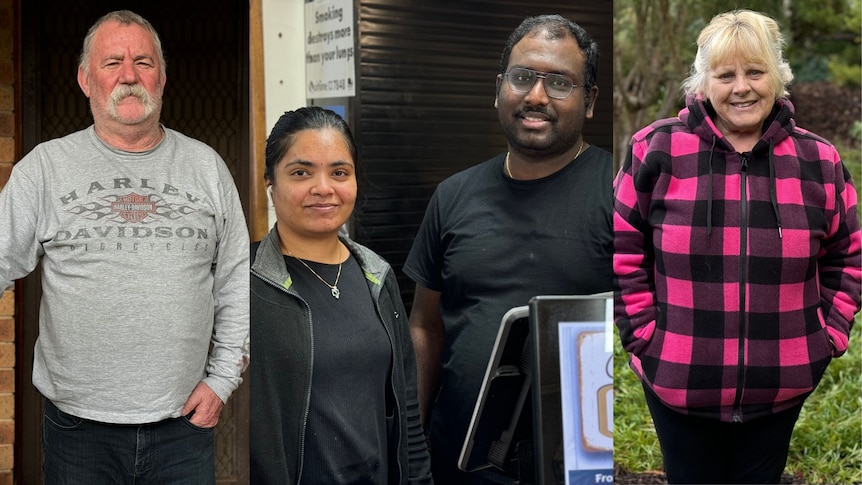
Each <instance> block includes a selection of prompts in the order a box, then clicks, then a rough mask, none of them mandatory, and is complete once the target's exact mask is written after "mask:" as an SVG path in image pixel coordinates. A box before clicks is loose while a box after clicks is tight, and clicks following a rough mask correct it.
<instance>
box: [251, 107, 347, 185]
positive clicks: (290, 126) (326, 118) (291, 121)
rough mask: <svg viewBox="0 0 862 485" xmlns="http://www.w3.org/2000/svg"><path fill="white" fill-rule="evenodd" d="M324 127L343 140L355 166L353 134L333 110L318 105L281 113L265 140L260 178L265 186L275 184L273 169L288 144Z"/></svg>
mask: <svg viewBox="0 0 862 485" xmlns="http://www.w3.org/2000/svg"><path fill="white" fill-rule="evenodd" d="M326 128H331V129H334V130H336V131H338V132H339V133H341V134H342V135H343V136H344V141H345V142H347V146H348V148H349V150H350V156H351V157H352V158H353V162H354V163H356V162H357V157H356V143H355V142H354V141H353V133H352V132H351V131H350V127H349V126H347V122H346V121H344V119H343V118H342V117H341V116H339V115H338V113H336V112H334V111H331V110H328V109H325V108H321V107H319V106H308V107H304V108H299V109H297V110H295V111H285V112H284V114H283V115H281V117H280V118H279V119H278V121H276V122H275V126H273V127H272V131H271V132H270V134H269V138H267V140H266V170H265V171H264V173H263V177H264V179H265V180H266V181H267V182H269V183H272V182H273V181H275V166H276V165H277V164H278V162H279V161H280V160H281V159H282V158H284V155H285V154H286V153H287V151H288V150H289V149H290V147H291V145H293V143H294V142H295V141H296V136H297V135H298V134H299V132H301V131H303V130H322V129H326Z"/></svg>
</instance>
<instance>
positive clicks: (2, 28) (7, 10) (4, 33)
mask: <svg viewBox="0 0 862 485" xmlns="http://www.w3.org/2000/svg"><path fill="white" fill-rule="evenodd" d="M14 3H15V2H14V1H13V0H0V189H2V187H3V186H4V185H6V181H8V180H9V174H10V173H11V171H12V164H13V163H14V162H15V159H16V157H15V135H16V133H15V129H16V126H15V99H16V96H15V89H16V86H15V79H16V73H15V63H14V43H15V35H14V27H15V8H14ZM14 446H15V293H14V291H12V290H8V291H5V292H3V293H2V297H0V485H10V484H12V482H13V476H12V469H13V467H14V464H15V463H14Z"/></svg>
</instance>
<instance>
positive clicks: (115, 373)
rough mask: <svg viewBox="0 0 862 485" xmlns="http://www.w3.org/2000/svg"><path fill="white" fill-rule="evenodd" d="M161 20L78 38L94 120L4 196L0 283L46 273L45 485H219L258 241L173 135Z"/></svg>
mask: <svg viewBox="0 0 862 485" xmlns="http://www.w3.org/2000/svg"><path fill="white" fill-rule="evenodd" d="M165 81H166V77H165V61H164V57H163V54H162V48H161V42H160V40H159V37H158V35H157V33H156V32H155V30H154V29H153V27H152V25H151V24H150V23H149V22H148V21H147V20H145V19H143V18H142V17H140V16H139V15H137V14H135V13H133V12H129V11H117V12H111V13H109V14H107V15H105V16H104V17H102V18H101V19H99V20H98V21H97V22H96V23H95V25H93V27H91V28H90V30H89V32H88V33H87V36H86V38H85V39H84V45H83V50H82V53H81V59H80V66H79V68H78V83H79V85H80V87H81V89H82V91H83V92H84V94H85V95H86V96H87V97H88V98H89V100H90V107H91V110H92V113H93V120H94V124H93V125H92V126H90V127H88V128H86V129H84V130H82V131H79V132H76V133H72V134H70V135H67V136H65V137H63V138H59V139H56V140H51V141H48V142H45V143H42V144H40V145H39V146H37V147H36V148H35V149H34V150H33V151H32V152H31V153H29V154H28V155H27V156H26V157H24V158H23V159H22V160H21V161H20V162H19V163H18V164H16V165H15V168H14V170H13V172H12V175H11V178H10V179H9V182H8V183H7V185H6V186H5V188H4V189H3V191H2V192H0V288H5V287H7V286H9V285H10V284H11V283H12V281H13V280H15V279H18V278H21V277H23V276H25V275H26V274H28V273H30V272H31V271H33V270H34V268H35V267H36V265H37V264H38V263H39V262H40V261H41V263H42V275H43V278H42V281H43V292H44V293H43V298H42V304H41V309H40V314H39V338H38V340H37V342H36V348H35V361H34V365H33V367H34V369H33V383H34V384H35V386H36V387H37V388H38V389H39V391H40V392H41V393H42V394H43V395H44V396H45V398H46V399H45V419H44V433H43V447H44V452H45V461H44V474H45V480H46V483H49V484H55V483H70V484H71V483H76V484H80V483H188V484H192V483H194V484H198V483H200V484H204V483H215V467H214V457H213V451H214V450H213V431H212V429H213V427H214V426H215V425H216V423H217V422H218V418H219V414H220V412H221V409H222V406H223V405H224V402H225V401H226V400H227V399H228V397H229V396H230V394H231V393H232V392H233V391H234V390H235V389H236V388H237V386H238V385H239V383H240V381H241V378H240V374H241V372H242V370H243V368H244V366H245V365H246V363H247V359H248V355H247V342H248V276H247V273H248V232H247V229H246V225H245V219H244V216H243V213H242V209H241V206H240V202H239V197H238V194H237V191H236V188H235V186H234V183H233V180H232V178H231V176H230V173H229V172H228V170H227V168H226V167H225V165H224V162H223V160H222V159H221V158H220V157H219V155H218V154H217V153H216V152H215V151H214V150H212V149H211V148H210V147H208V146H206V145H204V144H203V143H201V142H199V141H196V140H193V139H190V138H188V137H186V136H184V135H182V134H180V133H178V132H176V131H173V130H171V129H169V128H166V127H164V126H163V125H162V124H161V123H160V121H159V116H160V112H161V107H162V92H163V90H164V87H165Z"/></svg>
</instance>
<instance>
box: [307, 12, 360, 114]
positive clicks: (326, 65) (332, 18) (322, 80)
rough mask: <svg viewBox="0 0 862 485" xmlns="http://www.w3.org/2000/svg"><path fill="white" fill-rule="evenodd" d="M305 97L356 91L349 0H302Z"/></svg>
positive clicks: (333, 95) (334, 95)
mask: <svg viewBox="0 0 862 485" xmlns="http://www.w3.org/2000/svg"><path fill="white" fill-rule="evenodd" d="M305 30H306V32H307V33H306V36H305V75H306V79H307V84H306V88H305V97H306V98H309V99H313V98H336V97H347V96H354V95H355V94H356V75H355V59H356V57H355V53H354V48H353V46H354V41H355V40H356V39H355V38H354V36H355V34H356V32H355V28H354V24H353V1H352V0H306V2H305Z"/></svg>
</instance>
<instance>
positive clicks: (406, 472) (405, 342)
mask: <svg viewBox="0 0 862 485" xmlns="http://www.w3.org/2000/svg"><path fill="white" fill-rule="evenodd" d="M342 242H343V243H344V244H345V245H346V246H347V247H348V248H349V249H350V252H351V253H352V254H353V256H354V257H355V258H356V259H357V261H358V262H359V265H360V267H361V268H362V270H363V272H364V274H365V279H366V281H367V283H368V289H369V291H370V293H371V296H372V298H373V299H374V304H375V308H376V309H377V313H378V315H379V317H380V323H381V324H382V325H383V327H384V328H385V330H386V334H387V335H388V336H389V342H390V346H391V350H392V356H393V359H392V362H393V365H392V369H391V374H390V376H389V386H390V388H389V391H390V392H391V393H392V394H393V395H394V396H395V399H394V400H393V401H394V404H393V405H394V407H395V409H392V410H388V412H387V415H394V417H395V419H394V420H393V422H392V424H391V426H390V427H389V430H388V432H389V436H388V442H389V446H390V449H389V463H390V470H389V485H407V484H410V485H414V484H432V483H433V481H432V479H431V471H430V470H431V464H430V458H429V454H428V449H427V447H426V444H425V437H424V434H423V432H422V424H421V422H420V420H419V405H418V401H417V397H416V358H415V355H414V354H413V343H412V341H411V339H410V331H409V328H408V327H407V315H406V313H405V310H404V304H403V302H402V301H401V295H400V293H399V290H398V283H397V280H396V278H395V273H394V271H393V270H392V267H391V266H390V265H389V264H388V263H387V262H386V261H384V260H383V259H382V258H380V257H379V256H378V255H376V254H375V253H374V252H372V251H371V250H369V249H368V248H366V247H364V246H361V245H359V244H357V243H355V242H353V241H351V240H349V239H346V238H345V239H342ZM280 248H281V246H280V243H279V239H278V233H277V232H276V230H275V228H273V229H272V230H271V231H270V232H269V234H267V235H266V236H265V237H264V239H263V240H262V241H261V242H259V243H255V244H253V245H252V247H251V261H252V264H251V294H250V297H251V347H252V352H253V354H254V357H253V359H254V363H253V364H251V365H250V366H249V377H250V388H251V410H250V413H249V418H250V424H249V430H250V437H249V441H250V446H251V457H250V458H251V483H252V484H254V485H262V484H271V485H289V484H297V483H300V480H301V479H302V473H303V451H304V449H303V445H304V440H305V435H306V433H307V432H308V430H307V426H308V407H309V402H310V396H311V372H312V365H311V364H312V357H313V345H312V330H313V329H312V317H311V310H310V309H309V307H308V304H307V303H306V302H305V300H303V299H302V297H300V296H299V294H298V293H297V292H296V290H295V289H294V288H292V285H291V277H290V274H289V273H288V271H287V265H286V264H285V263H284V258H283V256H282V253H281V249H280Z"/></svg>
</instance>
